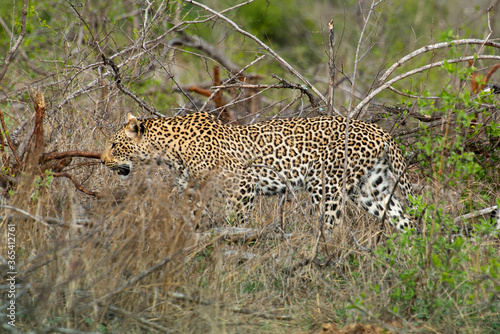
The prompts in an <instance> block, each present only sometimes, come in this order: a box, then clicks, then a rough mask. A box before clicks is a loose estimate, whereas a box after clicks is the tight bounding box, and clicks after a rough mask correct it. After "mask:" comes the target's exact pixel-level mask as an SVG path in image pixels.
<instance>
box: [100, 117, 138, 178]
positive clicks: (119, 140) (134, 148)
mask: <svg viewBox="0 0 500 334" xmlns="http://www.w3.org/2000/svg"><path fill="white" fill-rule="evenodd" d="M144 132H145V127H144V124H143V123H142V122H141V121H140V120H139V119H137V118H136V117H134V116H132V115H131V114H128V116H127V124H125V125H124V126H123V127H121V128H120V129H119V130H118V131H117V132H116V133H115V134H114V136H113V137H112V138H111V140H110V142H109V143H108V146H107V147H106V149H105V150H104V152H103V153H102V155H101V161H102V162H103V163H104V164H105V165H106V167H108V168H111V169H113V170H116V171H117V172H118V175H119V176H120V177H122V178H126V177H128V175H129V174H130V171H131V170H132V166H133V163H134V162H137V161H138V160H139V159H141V155H143V153H144V152H143V151H142V150H141V148H140V147H141V141H142V139H143V137H144V136H143V135H144Z"/></svg>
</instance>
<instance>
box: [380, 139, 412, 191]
mask: <svg viewBox="0 0 500 334" xmlns="http://www.w3.org/2000/svg"><path fill="white" fill-rule="evenodd" d="M385 153H386V156H387V160H388V163H389V166H390V168H391V170H392V173H393V174H394V176H395V179H396V182H397V185H398V187H399V189H400V190H401V193H402V195H403V196H404V198H405V200H407V199H408V198H409V197H410V196H411V197H414V193H413V187H412V185H411V182H410V178H409V176H408V173H407V171H406V168H407V164H406V160H405V157H404V156H403V153H402V152H401V149H400V148H399V146H398V144H396V142H395V141H394V139H392V138H391V137H389V136H388V138H387V139H386V141H385Z"/></svg>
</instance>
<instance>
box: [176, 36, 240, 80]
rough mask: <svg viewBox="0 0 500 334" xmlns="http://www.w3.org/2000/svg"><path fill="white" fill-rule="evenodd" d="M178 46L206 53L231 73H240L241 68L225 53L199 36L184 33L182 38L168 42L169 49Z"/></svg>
mask: <svg viewBox="0 0 500 334" xmlns="http://www.w3.org/2000/svg"><path fill="white" fill-rule="evenodd" d="M176 45H184V46H188V47H191V48H196V49H198V50H200V51H202V52H204V53H206V54H207V55H208V56H209V57H210V58H213V59H215V60H216V62H217V63H219V64H221V65H222V66H224V68H226V69H227V70H228V71H229V72H230V73H232V74H235V73H238V72H240V67H239V66H238V65H236V64H235V63H234V62H232V61H231V60H230V59H228V58H227V57H226V56H225V55H224V54H223V53H221V52H220V51H219V50H217V49H216V48H215V47H214V46H213V45H211V44H210V43H208V42H206V41H205V40H204V39H203V38H201V37H198V36H191V35H188V34H185V33H182V37H181V38H174V39H171V40H170V41H169V42H168V46H169V47H173V46H176Z"/></svg>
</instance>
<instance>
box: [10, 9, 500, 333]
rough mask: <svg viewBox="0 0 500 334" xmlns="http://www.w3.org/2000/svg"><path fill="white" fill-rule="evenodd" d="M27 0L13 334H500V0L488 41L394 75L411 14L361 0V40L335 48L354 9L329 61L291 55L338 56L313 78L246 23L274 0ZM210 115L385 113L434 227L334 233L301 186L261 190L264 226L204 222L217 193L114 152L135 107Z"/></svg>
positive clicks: (405, 64) (369, 222)
mask: <svg viewBox="0 0 500 334" xmlns="http://www.w3.org/2000/svg"><path fill="white" fill-rule="evenodd" d="M13 3H15V6H14V7H13V8H11V9H12V11H11V12H13V13H15V18H12V17H10V18H9V20H10V21H9V20H7V19H6V17H4V16H2V15H3V14H5V15H7V14H6V13H4V12H0V13H2V15H0V16H2V22H0V23H1V24H2V27H3V29H4V32H3V34H4V35H3V36H6V37H7V38H6V40H12V42H11V43H10V44H9V43H4V44H2V45H3V46H5V47H6V49H5V50H3V52H2V57H3V63H1V64H0V65H1V66H2V67H1V69H0V70H1V71H0V85H1V88H2V93H1V94H0V116H1V121H2V122H1V128H2V133H1V136H0V139H1V142H0V157H1V159H2V171H1V172H0V186H1V189H0V190H1V191H2V197H1V199H0V201H1V203H0V204H1V205H0V219H1V220H0V233H1V237H0V238H1V239H0V240H2V242H1V243H0V255H1V258H0V261H1V262H0V289H1V290H0V295H1V296H2V298H1V299H0V304H1V305H0V327H2V329H3V330H4V331H7V332H12V333H19V332H30V331H32V332H37V333H44V332H47V333H48V332H58V333H89V332H117V333H120V332H127V333H142V332H148V333H156V332H160V333H164V332H165V333H244V332H245V333H246V332H250V333H251V332H268V333H307V332H313V333H321V332H322V333H382V332H433V333H434V332H447V333H458V332H467V333H495V332H498V331H500V321H499V320H498V319H500V306H499V300H500V256H499V254H498V253H499V252H498V250H499V241H498V232H492V228H491V226H490V225H491V224H490V222H489V221H488V220H487V218H488V217H489V214H490V212H492V210H494V209H495V205H497V204H498V200H497V199H498V198H500V172H499V170H500V166H499V161H500V159H499V156H500V154H499V153H500V128H499V126H498V123H499V120H500V115H499V100H498V95H495V94H490V95H484V94H483V93H480V91H481V89H482V88H484V85H485V84H486V83H489V84H491V83H495V77H496V78H498V73H496V69H497V68H498V65H496V64H498V63H499V62H500V55H499V54H500V44H499V43H498V41H497V40H495V38H496V37H499V36H494V34H493V31H495V30H494V27H495V20H494V13H495V11H497V10H498V9H497V8H496V7H493V9H490V11H488V10H487V9H488V7H487V6H485V8H483V9H481V10H478V13H477V19H478V20H479V18H481V19H482V20H483V22H485V26H484V27H483V28H484V29H483V30H482V34H481V38H459V37H457V36H445V37H446V38H444V39H443V40H441V39H439V40H434V39H433V38H431V40H430V41H427V40H425V41H422V39H425V38H422V39H417V40H413V41H412V43H413V44H411V45H410V46H407V45H405V47H407V48H408V49H405V50H404V51H402V52H401V53H399V54H397V55H396V56H394V57H393V58H391V59H390V60H389V59H383V60H380V59H378V58H377V61H378V63H377V64H380V65H377V66H378V67H377V66H373V65H372V62H370V61H367V58H369V57H370V56H371V53H370V51H373V53H374V55H373V57H375V55H376V54H380V52H381V51H380V50H379V51H377V52H375V51H374V50H372V48H374V47H375V48H380V49H382V50H383V48H384V47H387V49H386V50H385V51H383V52H384V53H385V52H388V51H387V50H388V48H389V44H390V43H389V42H387V41H386V40H385V39H386V38H387V36H386V35H385V34H384V31H383V30H384V28H383V26H382V23H381V22H379V21H383V20H384V17H385V16H384V15H386V14H385V13H386V12H390V10H391V9H390V8H389V7H387V6H384V5H385V3H383V2H382V3H377V2H364V1H361V2H360V4H359V6H358V5H356V6H357V7H359V8H362V10H360V11H359V12H356V13H355V14H353V15H355V16H357V17H358V20H357V21H356V20H354V18H351V17H350V16H349V15H350V14H345V13H344V15H345V17H346V20H349V19H351V21H349V22H356V25H355V26H353V27H352V29H351V30H355V31H356V33H355V37H356V38H354V39H352V40H350V42H351V43H352V44H351V45H350V46H346V43H345V42H344V44H343V45H344V46H345V50H344V51H343V52H341V51H340V47H339V46H338V45H339V42H335V46H334V49H330V47H331V46H332V45H333V43H329V42H332V41H333V40H336V41H341V40H342V38H344V39H348V38H350V35H349V34H351V32H350V31H346V28H345V27H344V28H337V27H338V26H340V25H341V24H337V21H335V24H336V25H335V28H334V27H333V26H330V28H332V29H331V30H329V29H328V28H325V29H323V31H321V34H322V37H321V38H320V39H322V41H323V44H322V45H319V46H316V49H317V50H312V51H307V52H311V54H309V53H307V52H306V51H303V49H294V50H292V52H293V51H296V52H297V54H300V52H306V56H305V57H306V58H307V57H312V58H313V59H319V63H318V64H315V65H314V69H308V70H304V69H303V68H306V66H303V64H304V62H305V60H304V58H299V57H298V58H297V59H294V61H293V62H292V61H290V62H288V61H286V60H285V59H284V58H285V57H283V56H282V55H281V53H280V52H279V51H278V50H280V45H281V46H282V44H280V43H283V42H278V41H280V39H279V36H278V37H276V36H275V37H274V38H275V41H276V43H277V46H276V47H274V46H273V47H271V45H272V43H273V40H272V39H271V37H269V39H265V38H262V37H259V36H266V35H265V33H262V35H257V33H256V32H253V31H252V32H251V31H250V28H249V29H246V28H245V27H243V26H242V25H240V24H239V23H238V15H236V14H233V13H241V14H242V15H247V14H245V12H244V11H245V10H246V8H250V9H252V8H256V7H255V6H264V7H265V6H267V4H266V3H265V2H258V3H257V1H256V3H252V1H249V3H246V4H243V3H242V4H241V5H237V6H235V5H234V4H231V5H228V6H226V7H222V5H220V4H219V5H218V4H217V2H216V1H213V2H210V1H208V2H207V3H211V4H212V5H211V7H208V6H207V5H202V4H197V3H194V2H191V1H177V2H168V1H157V2H148V1H144V2H141V3H139V4H136V3H135V2H133V1H123V3H121V2H120V4H119V5H117V3H118V2H114V1H111V0H110V1H95V2H94V1H88V2H83V3H82V5H77V4H75V3H74V2H72V1H59V2H56V4H54V5H53V6H52V4H50V5H49V4H32V3H29V2H28V1H24V2H21V1H14V2H13ZM193 3H194V4H193ZM271 3H272V1H271ZM284 3H285V2H284ZM286 3H287V4H288V5H290V3H289V2H286ZM411 3H412V2H411ZM23 4H24V5H25V7H24V8H23ZM494 5H495V6H498V1H496V2H495V3H494ZM231 6H235V7H234V8H231V9H228V8H229V7H231ZM252 6H254V7H252ZM325 6H326V5H325V4H318V8H315V11H317V12H325V11H327V9H328V10H331V8H325ZM415 6H417V4H416V3H415ZM273 8H275V7H273V6H272V5H271V6H270V7H269V15H276V17H278V16H277V15H278V14H276V13H275V12H273ZM238 11H241V12H238ZM291 11H292V13H295V12H294V11H293V10H291ZM340 12H342V11H340ZM9 15H11V13H10V14H9ZM248 15H249V14H248ZM49 17H50V18H51V19H50V20H49V19H48V18H49ZM318 17H322V16H321V15H318ZM361 17H363V18H365V21H361V20H359V18H361ZM420 20H422V19H420ZM358 21H360V22H365V23H364V24H363V23H361V24H359V22H358ZM417 21H418V20H417V19H415V22H417ZM12 22H15V24H14V25H12ZM235 22H236V23H235ZM263 22H264V21H263ZM265 22H267V21H265ZM327 22H328V20H327V21H325V22H323V23H322V26H327V24H326V23H327ZM237 23H238V24H237ZM471 24H472V23H471ZM345 26H349V23H345ZM264 27H267V26H265V25H264ZM295 28H296V27H293V28H290V32H289V33H290V34H291V33H293V31H294V29H295ZM396 28H397V27H396ZM438 28H439V29H442V27H440V26H439V25H437V26H436V29H438ZM462 28H463V27H461V29H462ZM379 29H380V30H382V32H381V31H379ZM398 29H399V28H398ZM497 31H498V29H497ZM333 33H335V35H336V36H335V38H333V37H334V36H333V35H332V34H333ZM405 33H407V34H410V32H409V31H408V32H405ZM483 33H484V34H483ZM298 34H301V32H299V33H298ZM483 35H484V36H483ZM297 36H298V35H297ZM297 36H295V37H296V38H297V40H300V39H298V38H299V37H297ZM295 37H294V36H292V37H290V40H293V38H295ZM351 37H352V36H351ZM17 41H19V42H18V43H17ZM427 42H428V43H427ZM310 43H313V42H310ZM377 43H378V44H377ZM376 45H377V46H376ZM282 47H283V49H284V50H286V47H284V46H282ZM329 51H330V52H329ZM397 51H398V52H399V51H401V50H397ZM283 52H286V51H283ZM405 55H407V56H406V57H405ZM329 56H330V59H329ZM390 56H391V57H392V56H393V54H391V55H390ZM384 57H386V58H389V56H384ZM290 58H292V57H290ZM445 60H446V61H445ZM374 62H375V61H373V63H374ZM294 63H296V64H297V65H295V64H294ZM328 64H330V68H328ZM455 64H457V65H455ZM309 65H311V64H308V66H309ZM333 65H335V67H336V70H335V71H333V68H332V66H333ZM391 66H393V67H391ZM311 68H312V65H311ZM428 69H434V70H433V71H436V72H432V71H427V70H428ZM333 73H335V77H334V78H332V74H333ZM408 78H410V79H408ZM443 78H446V80H443ZM409 80H414V81H409ZM471 80H472V84H471ZM497 81H498V80H497ZM333 93H334V94H333ZM429 96H430V98H429V99H427V97H429ZM398 99H399V100H398ZM401 99H402V100H401ZM200 110H206V111H208V110H211V111H212V112H214V113H217V114H219V115H220V117H221V118H222V119H223V120H224V121H225V122H227V123H232V122H239V123H242V124H246V123H251V122H256V121H258V120H262V119H266V118H270V117H304V116H314V115H317V114H326V113H332V114H343V115H346V116H349V117H356V118H361V119H365V120H367V121H370V122H379V124H380V125H381V126H383V127H385V128H386V129H388V130H389V131H391V132H392V134H393V135H394V136H395V138H396V139H397V140H399V142H400V143H401V146H402V147H403V148H404V149H405V152H406V153H407V156H408V159H409V160H411V164H410V171H409V172H410V174H411V176H412V178H413V181H414V184H415V188H416V191H417V193H418V194H419V196H421V198H418V199H416V202H417V203H419V204H420V205H419V206H418V207H419V210H418V211H417V212H415V216H416V217H417V219H418V220H419V222H420V224H421V226H424V233H423V234H422V235H412V233H411V232H408V233H399V234H395V235H392V231H391V229H390V228H389V227H388V226H385V225H384V224H383V223H381V222H379V221H376V220H375V219H373V218H372V217H369V216H367V215H366V214H365V213H364V212H361V211H359V210H358V209H357V208H356V207H355V206H353V205H349V206H348V207H347V210H346V215H345V217H344V218H343V219H344V224H343V225H341V226H339V227H337V228H336V229H335V230H333V231H330V232H328V233H325V231H323V229H322V224H321V220H320V217H319V216H318V215H316V214H311V205H310V201H309V199H308V197H307V196H306V195H305V194H301V193H294V194H291V193H290V194H287V196H284V197H277V198H262V197H261V198H259V199H258V201H257V204H256V208H255V210H254V211H253V212H252V213H251V219H249V220H247V221H246V222H244V223H243V222H239V221H234V222H233V221H232V222H227V221H225V218H224V214H223V211H224V210H223V208H222V206H221V205H219V204H218V203H216V202H215V203H211V205H210V208H211V213H212V215H211V216H210V217H206V216H197V217H192V216H191V214H190V212H192V210H193V206H194V204H193V203H196V202H197V200H201V201H206V202H208V201H210V199H211V197H210V194H211V193H213V189H206V187H204V186H203V185H200V187H199V188H197V189H196V191H195V192H193V193H190V194H177V193H176V192H173V191H172V189H173V186H172V175H171V173H170V171H169V170H168V169H166V168H163V167H161V166H160V167H157V166H145V167H144V168H143V170H141V171H137V172H135V173H134V174H133V175H132V176H131V178H129V180H127V181H121V180H120V179H118V177H117V176H116V175H115V174H113V173H112V172H111V171H109V170H107V169H105V168H104V166H102V165H101V163H100V161H99V160H98V159H97V158H98V157H99V152H101V151H102V150H103V148H104V146H105V143H106V137H107V136H109V135H110V134H112V132H113V130H114V129H116V127H117V126H118V125H119V124H121V123H122V122H123V121H124V120H125V116H126V114H127V113H128V112H133V113H134V114H136V115H138V116H145V117H150V116H173V115H178V114H183V113H191V112H197V111H200ZM228 126H230V125H228ZM188 197H189V198H188ZM422 198H423V199H422ZM481 210H482V211H481ZM465 214H470V215H469V216H464V215H465ZM464 222H465V223H467V224H468V225H467V226H469V227H470V226H472V223H476V224H477V225H475V226H474V230H475V232H476V233H475V234H474V235H473V236H472V237H467V238H462V237H457V236H456V235H455V232H456V230H454V227H455V225H458V224H463V223H464ZM480 222H482V224H480ZM10 226H15V228H14V229H13V230H10ZM12 231H14V232H12ZM8 232H12V233H14V234H15V244H14V246H12V248H10V244H9V243H8V242H7V240H8V238H7V235H8ZM12 249H14V250H15V271H16V272H17V274H16V275H15V276H16V278H15V280H16V285H15V291H16V298H15V301H16V304H15V305H16V322H15V324H16V326H15V327H12V326H10V325H8V323H7V322H8V321H10V320H9V318H8V317H7V316H6V315H8V314H9V313H8V309H7V307H8V306H9V300H11V299H12V298H10V299H9V298H8V293H9V281H8V280H7V279H8V278H9V275H8V274H7V273H8V272H9V269H8V262H7V261H9V260H10V258H9V256H8V254H10V253H9V250H12ZM356 323H361V324H356ZM362 324H364V325H362ZM338 328H344V329H342V330H339V329H338Z"/></svg>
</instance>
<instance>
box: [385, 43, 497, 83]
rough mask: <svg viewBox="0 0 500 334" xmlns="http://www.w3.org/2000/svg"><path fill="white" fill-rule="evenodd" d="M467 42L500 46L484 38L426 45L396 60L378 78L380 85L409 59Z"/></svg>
mask: <svg viewBox="0 0 500 334" xmlns="http://www.w3.org/2000/svg"><path fill="white" fill-rule="evenodd" d="M467 44H476V45H486V46H492V47H495V48H500V44H499V43H495V42H491V41H485V40H482V39H459V40H455V41H451V42H443V43H437V44H433V45H426V46H424V47H422V48H420V49H418V50H415V51H413V52H412V53H410V54H408V55H406V56H404V57H403V58H401V59H400V60H398V61H397V62H395V63H394V64H393V65H392V66H391V67H389V69H388V70H387V71H385V73H384V74H383V75H382V76H381V77H380V79H379V80H378V85H382V84H383V82H384V81H385V80H387V78H388V77H389V76H390V75H391V74H392V73H393V72H394V71H395V70H396V69H397V68H398V67H400V66H401V65H403V64H404V63H406V62H408V61H409V60H411V59H413V58H415V57H417V56H419V55H421V54H424V53H426V52H429V51H433V50H438V49H443V48H449V47H452V46H457V45H467Z"/></svg>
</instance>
